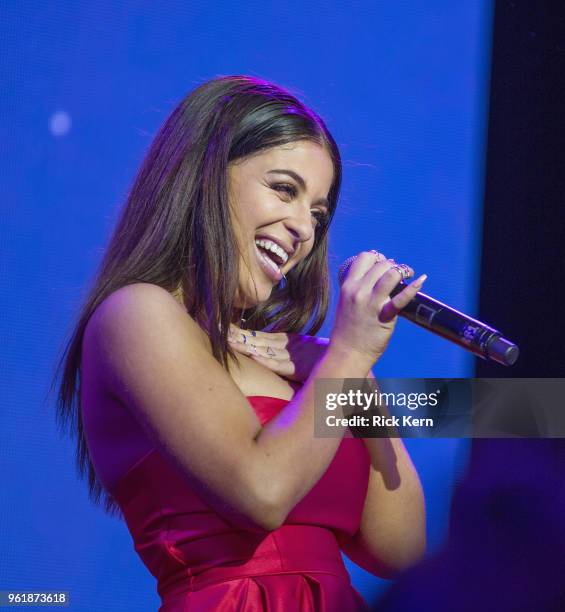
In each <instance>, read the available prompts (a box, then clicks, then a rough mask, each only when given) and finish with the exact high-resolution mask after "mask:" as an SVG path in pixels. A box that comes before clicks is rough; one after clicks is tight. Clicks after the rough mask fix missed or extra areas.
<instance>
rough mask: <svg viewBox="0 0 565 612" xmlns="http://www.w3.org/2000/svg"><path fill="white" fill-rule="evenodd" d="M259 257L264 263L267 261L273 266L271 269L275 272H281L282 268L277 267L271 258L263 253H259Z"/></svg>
mask: <svg viewBox="0 0 565 612" xmlns="http://www.w3.org/2000/svg"><path fill="white" fill-rule="evenodd" d="M259 255H260V256H261V259H262V260H263V261H266V262H267V263H268V264H269V265H270V266H271V268H273V270H274V271H275V272H280V268H279V267H278V266H277V264H276V263H275V262H274V261H273V260H272V259H271V258H270V257H267V256H266V255H263V253H261V251H259Z"/></svg>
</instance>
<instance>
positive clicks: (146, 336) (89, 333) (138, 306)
mask: <svg viewBox="0 0 565 612" xmlns="http://www.w3.org/2000/svg"><path fill="white" fill-rule="evenodd" d="M179 332H180V333H182V335H183V337H184V338H185V339H186V340H189V342H188V345H187V348H189V349H190V347H198V348H199V349H200V350H202V349H207V347H209V343H207V336H206V334H205V333H204V332H203V330H202V329H201V328H200V327H199V326H198V325H197V324H196V322H195V321H194V320H193V319H192V318H191V317H190V316H189V314H188V313H187V312H186V311H185V310H184V309H183V307H182V306H181V304H180V303H179V302H178V301H177V300H176V299H175V298H174V297H173V296H172V295H171V294H170V293H169V292H168V291H167V290H166V289H163V288H162V287H159V286H158V285H154V284H151V283H133V284H130V285H126V286H124V287H121V288H119V289H117V290H116V291H114V292H113V293H111V294H110V295H109V296H108V297H106V298H105V299H104V301H103V302H102V303H101V304H99V305H98V307H97V308H96V310H95V311H94V313H93V314H92V316H91V317H90V320H89V321H88V324H87V326H86V329H85V334H84V348H85V349H86V348H89V349H90V350H89V351H88V352H89V353H90V354H91V355H92V356H93V357H95V358H96V361H97V366H98V367H97V369H98V374H99V375H101V376H102V377H103V378H104V380H105V382H106V383H107V384H110V385H113V383H115V382H116V381H115V380H113V377H112V376H111V374H112V370H113V368H112V366H113V365H114V364H115V362H116V360H120V361H121V360H123V359H127V358H128V355H129V356H130V357H131V358H135V357H136V355H138V354H139V353H146V352H148V351H150V350H151V349H153V348H155V344H159V345H161V346H162V345H165V344H167V343H168V342H169V341H171V340H173V339H174V338H175V336H176V335H177V334H178V333H179Z"/></svg>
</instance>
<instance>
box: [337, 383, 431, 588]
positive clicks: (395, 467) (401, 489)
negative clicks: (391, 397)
mask: <svg viewBox="0 0 565 612" xmlns="http://www.w3.org/2000/svg"><path fill="white" fill-rule="evenodd" d="M369 377H370V378H373V379H374V376H373V374H372V373H370V374H369ZM363 442H364V443H365V445H366V447H367V450H368V451H369V455H370V457H371V468H370V472H369V486H368V489H367V496H366V499H365V505H364V507H363V515H362V518H361V525H360V527H359V530H358V531H357V533H356V534H355V535H354V536H353V537H352V538H351V539H350V540H348V541H347V542H345V543H344V544H342V546H341V548H342V550H343V552H344V553H345V554H346V555H347V556H348V557H349V558H350V559H351V560H352V561H353V562H355V563H357V565H359V566H360V567H362V568H363V569H366V570H367V571H369V572H371V573H373V574H376V575H378V576H380V577H382V578H392V577H394V576H395V575H396V574H397V573H398V572H400V571H402V570H404V569H406V568H407V567H409V566H411V565H413V564H414V563H416V562H417V561H419V560H420V559H421V558H422V556H423V555H424V552H425V548H426V512H425V506H424V494H423V491H422V485H421V484H420V479H419V477H418V473H417V472H416V469H415V468H414V465H413V463H412V461H411V459H410V456H409V455H408V453H407V451H406V448H405V446H404V444H403V442H402V439H401V438H364V439H363Z"/></svg>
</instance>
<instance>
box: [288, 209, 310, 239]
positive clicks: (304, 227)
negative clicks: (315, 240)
mask: <svg viewBox="0 0 565 612" xmlns="http://www.w3.org/2000/svg"><path fill="white" fill-rule="evenodd" d="M284 223H285V226H286V228H287V229H288V231H289V232H290V233H291V234H292V236H293V237H294V239H295V240H296V241H297V242H307V241H308V240H310V239H311V238H312V236H313V235H314V227H313V225H312V215H311V213H310V207H309V206H308V207H307V206H298V205H297V206H296V207H293V210H292V211H291V212H289V214H288V216H287V217H286V219H285V221H284Z"/></svg>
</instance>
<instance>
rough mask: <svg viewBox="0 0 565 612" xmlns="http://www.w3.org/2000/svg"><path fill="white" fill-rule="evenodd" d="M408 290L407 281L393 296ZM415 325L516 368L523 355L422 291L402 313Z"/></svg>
mask: <svg viewBox="0 0 565 612" xmlns="http://www.w3.org/2000/svg"><path fill="white" fill-rule="evenodd" d="M405 287H406V283H405V282H404V281H400V283H398V285H397V286H396V287H395V288H394V289H393V290H392V291H391V292H390V295H391V296H394V295H396V294H397V293H400V292H401V291H402V290H403V289H404V288H405ZM398 316H400V317H404V318H405V319H408V320H409V321H412V323H415V324H416V325H419V326H420V327H424V328H425V329H428V330H429V331H431V332H433V333H434V334H437V335H438V336H441V337H442V338H446V339H447V340H450V341H451V342H454V343H455V344H458V345H459V346H461V347H462V348H464V349H466V350H468V351H470V352H471V353H473V354H475V355H477V357H481V358H482V359H486V360H489V359H490V360H492V361H496V362H497V363H500V364H502V365H513V364H514V363H515V362H516V359H518V355H519V353H520V351H519V349H518V347H517V346H516V345H515V344H514V343H513V342H510V341H509V340H506V339H505V338H503V337H502V334H501V333H500V332H499V331H498V330H496V329H493V328H492V327H489V326H488V325H485V324H484V323H482V322H481V321H477V320H476V319H473V318H471V317H469V316H467V315H465V314H463V313H462V312H459V311H458V310H455V309H454V308H451V307H450V306H447V304H443V303H442V302H440V301H438V300H435V299H434V298H431V297H430V296H429V295H426V294H425V293H420V292H418V293H417V294H416V295H415V296H414V298H412V300H411V301H410V302H409V303H408V304H407V305H406V306H405V307H404V308H403V309H402V310H401V311H400V312H399V313H398Z"/></svg>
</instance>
